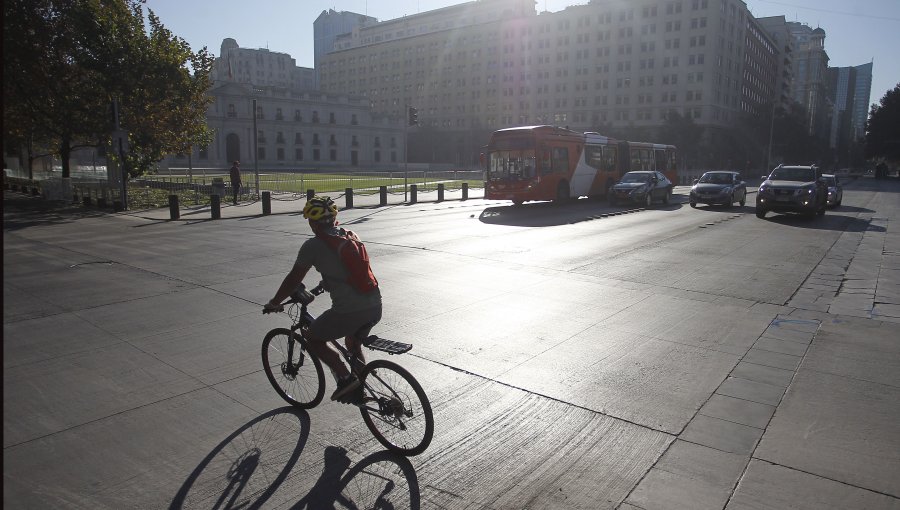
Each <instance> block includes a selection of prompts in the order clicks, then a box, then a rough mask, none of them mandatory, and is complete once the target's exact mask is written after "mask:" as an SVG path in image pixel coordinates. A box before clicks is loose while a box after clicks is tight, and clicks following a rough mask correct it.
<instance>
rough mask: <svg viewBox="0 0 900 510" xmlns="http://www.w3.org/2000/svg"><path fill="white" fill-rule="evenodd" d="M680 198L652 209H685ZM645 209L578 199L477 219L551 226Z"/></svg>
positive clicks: (506, 208)
mask: <svg viewBox="0 0 900 510" xmlns="http://www.w3.org/2000/svg"><path fill="white" fill-rule="evenodd" d="M682 202H683V200H682V197H680V196H678V195H676V196H675V197H673V201H672V202H670V203H669V204H660V203H655V204H653V206H652V207H651V209H658V210H664V211H668V210H676V209H680V208H682V207H684V204H683V203H682ZM642 209H645V207H644V206H643V205H639V204H618V205H615V206H611V205H609V203H608V202H607V201H606V200H603V199H599V198H581V199H578V200H569V201H567V202H565V203H562V204H559V203H556V202H527V203H524V204H521V205H513V204H511V203H510V204H509V205H499V206H493V207H487V208H485V209H484V211H482V213H481V215H480V216H479V217H478V219H479V220H480V221H481V222H482V223H487V224H491V225H508V226H514V227H553V226H558V225H566V224H569V223H577V222H580V221H585V220H588V219H595V217H596V216H601V215H604V214H605V215H610V216H614V215H620V214H633V213H635V212H640V211H641V210H642Z"/></svg>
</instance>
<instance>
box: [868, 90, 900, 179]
mask: <svg viewBox="0 0 900 510" xmlns="http://www.w3.org/2000/svg"><path fill="white" fill-rule="evenodd" d="M866 156H867V157H869V158H884V159H887V160H890V161H900V83H898V84H897V86H896V87H894V88H893V90H889V91H887V93H886V94H885V95H884V97H882V98H881V102H880V103H879V104H873V105H872V109H871V110H870V111H869V121H868V122H867V123H866Z"/></svg>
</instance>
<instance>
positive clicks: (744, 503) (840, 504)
mask: <svg viewBox="0 0 900 510" xmlns="http://www.w3.org/2000/svg"><path fill="white" fill-rule="evenodd" d="M783 508H792V509H796V510H845V509H848V508H866V509H870V510H897V509H900V500H898V499H897V498H895V497H891V496H887V495H884V494H878V493H876V492H872V491H868V490H866V489H863V488H859V487H854V486H852V485H848V484H846V483H841V482H839V481H835V480H829V479H827V478H822V477H819V476H816V475H814V474H810V473H804V472H802V471H797V470H794V469H789V468H787V467H785V466H778V465H775V464H770V463H768V462H765V461H761V460H756V459H754V460H752V461H750V465H749V467H748V468H747V472H746V473H745V474H744V476H743V477H742V478H741V481H740V483H739V484H738V486H737V488H736V489H735V491H734V496H733V497H732V499H731V501H729V502H728V505H727V506H726V507H725V510H764V509H771V510H781V509H783Z"/></svg>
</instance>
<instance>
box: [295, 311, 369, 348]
mask: <svg viewBox="0 0 900 510" xmlns="http://www.w3.org/2000/svg"><path fill="white" fill-rule="evenodd" d="M380 320H381V304H378V305H377V306H373V307H371V308H365V309H363V310H356V311H353V312H335V311H334V310H331V309H329V310H326V311H325V312H324V313H323V314H322V315H320V316H318V317H317V318H316V320H315V321H313V323H312V326H310V328H309V338H310V339H311V340H313V341H318V342H327V341H329V340H337V339H339V338H344V337H347V336H352V337H354V338H356V339H358V340H360V341H362V340H364V339H366V338H367V337H368V336H369V332H370V331H372V327H374V326H375V324H378V321H380Z"/></svg>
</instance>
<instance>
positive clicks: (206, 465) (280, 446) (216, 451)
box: [169, 406, 309, 510]
mask: <svg viewBox="0 0 900 510" xmlns="http://www.w3.org/2000/svg"><path fill="white" fill-rule="evenodd" d="M287 419H296V420H298V421H299V433H297V431H296V428H297V427H296V426H293V425H292V424H290V423H289V422H287V421H286V420H287ZM308 438H309V415H308V414H307V413H306V412H305V411H302V410H298V409H295V408H293V407H289V406H285V407H281V408H278V409H274V410H272V411H269V412H267V413H265V414H262V415H260V416H258V417H257V418H254V419H253V420H251V421H250V422H248V423H247V424H246V425H244V426H242V427H241V428H239V429H237V430H236V431H234V432H233V433H232V434H231V435H229V436H228V437H227V438H225V439H224V440H223V441H222V442H221V443H219V445H218V446H216V447H215V448H213V450H212V451H211V452H209V455H207V456H206V457H205V458H204V459H203V460H202V461H201V462H200V464H198V465H197V467H196V468H194V471H193V472H192V473H191V474H190V476H188V478H187V480H185V481H184V483H183V484H182V485H181V488H180V489H179V490H178V493H177V494H175V497H174V498H173V499H172V503H171V504H170V505H169V509H170V510H174V509H180V508H260V507H262V506H263V505H264V504H265V502H266V501H267V500H268V499H269V498H270V497H271V496H272V494H274V493H275V491H276V490H277V489H278V487H279V486H280V485H281V483H282V482H284V480H285V479H286V478H287V476H288V474H289V473H290V472H291V469H292V468H293V467H294V464H296V463H297V459H298V458H299V457H300V453H301V452H302V451H303V448H304V447H305V446H306V441H307V439H308Z"/></svg>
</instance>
